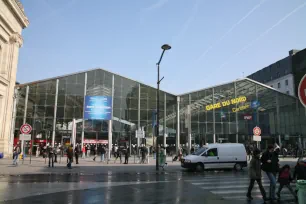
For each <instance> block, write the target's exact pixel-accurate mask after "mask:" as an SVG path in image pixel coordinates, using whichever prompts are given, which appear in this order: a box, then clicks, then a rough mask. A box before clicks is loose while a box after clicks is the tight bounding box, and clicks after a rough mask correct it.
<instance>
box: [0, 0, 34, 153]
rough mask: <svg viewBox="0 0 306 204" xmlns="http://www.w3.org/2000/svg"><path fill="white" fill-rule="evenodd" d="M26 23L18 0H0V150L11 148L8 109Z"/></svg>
mask: <svg viewBox="0 0 306 204" xmlns="http://www.w3.org/2000/svg"><path fill="white" fill-rule="evenodd" d="M28 25H29V21H28V18H27V17H26V15H25V13H24V9H23V6H22V4H21V3H20V1H19V0H1V1H0V153H1V152H2V153H4V155H5V157H7V156H8V155H9V154H8V153H9V152H12V150H11V148H12V145H11V141H12V138H11V137H12V134H11V130H12V127H11V126H12V112H13V101H14V100H13V98H14V87H15V83H16V73H17V64H18V53H19V48H20V47H21V46H22V43H23V39H22V36H21V32H22V30H23V29H24V28H26V27H27V26H28Z"/></svg>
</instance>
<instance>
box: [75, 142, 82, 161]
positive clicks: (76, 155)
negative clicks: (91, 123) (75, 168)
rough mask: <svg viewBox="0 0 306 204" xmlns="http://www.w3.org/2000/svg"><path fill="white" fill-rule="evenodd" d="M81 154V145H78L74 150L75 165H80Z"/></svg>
mask: <svg viewBox="0 0 306 204" xmlns="http://www.w3.org/2000/svg"><path fill="white" fill-rule="evenodd" d="M80 153H81V150H80V146H79V144H76V146H75V148H74V156H75V164H79V155H80Z"/></svg>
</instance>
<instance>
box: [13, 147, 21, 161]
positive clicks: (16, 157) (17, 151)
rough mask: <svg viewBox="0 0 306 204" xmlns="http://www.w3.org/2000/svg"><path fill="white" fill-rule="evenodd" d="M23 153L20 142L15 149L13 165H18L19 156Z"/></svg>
mask: <svg viewBox="0 0 306 204" xmlns="http://www.w3.org/2000/svg"><path fill="white" fill-rule="evenodd" d="M20 153H21V148H20V146H19V144H16V145H15V147H14V149H13V165H16V166H17V165H18V158H19V155H20Z"/></svg>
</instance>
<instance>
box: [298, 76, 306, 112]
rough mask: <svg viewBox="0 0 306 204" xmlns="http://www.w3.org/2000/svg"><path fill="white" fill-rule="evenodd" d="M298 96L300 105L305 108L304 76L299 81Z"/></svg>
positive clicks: (305, 90)
mask: <svg viewBox="0 0 306 204" xmlns="http://www.w3.org/2000/svg"><path fill="white" fill-rule="evenodd" d="M298 95H299V99H300V101H301V103H302V104H303V105H304V106H305V107H306V74H305V75H304V76H303V78H302V80H301V81H300V84H299V89H298Z"/></svg>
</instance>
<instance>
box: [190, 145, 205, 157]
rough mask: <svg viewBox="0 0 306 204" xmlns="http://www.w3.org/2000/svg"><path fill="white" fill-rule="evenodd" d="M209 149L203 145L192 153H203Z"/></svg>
mask: <svg viewBox="0 0 306 204" xmlns="http://www.w3.org/2000/svg"><path fill="white" fill-rule="evenodd" d="M206 150H207V148H205V147H202V148H200V149H198V150H197V151H195V152H194V153H192V154H193V155H198V156H199V155H201V154H202V153H203V152H205V151H206Z"/></svg>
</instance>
